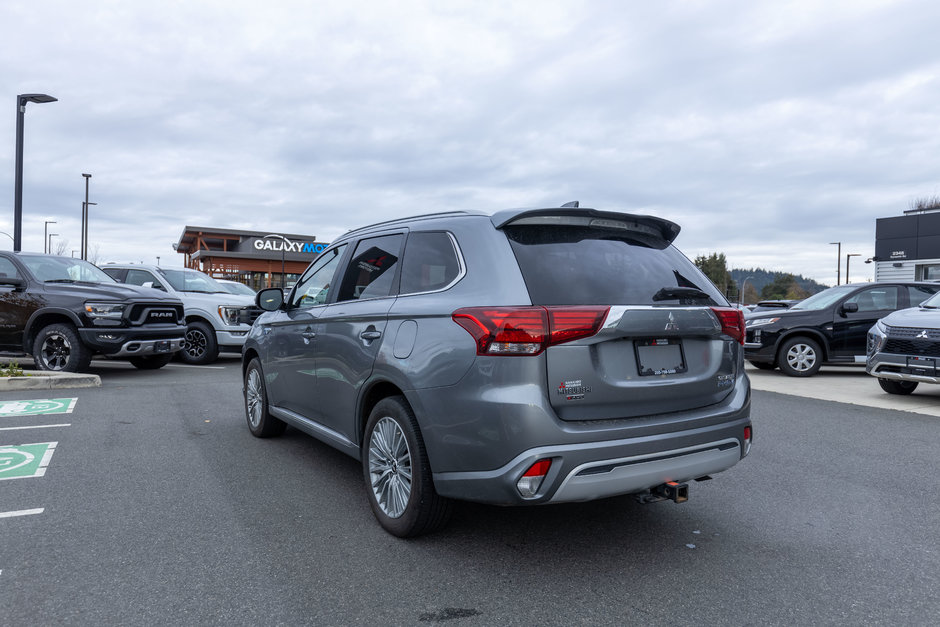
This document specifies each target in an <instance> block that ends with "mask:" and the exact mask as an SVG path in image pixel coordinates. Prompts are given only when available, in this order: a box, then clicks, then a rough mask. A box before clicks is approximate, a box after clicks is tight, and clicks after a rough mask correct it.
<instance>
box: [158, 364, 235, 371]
mask: <svg viewBox="0 0 940 627" xmlns="http://www.w3.org/2000/svg"><path fill="white" fill-rule="evenodd" d="M165 367H166V368H211V369H212V370H225V366H197V365H195V364H167V365H166V366H165Z"/></svg>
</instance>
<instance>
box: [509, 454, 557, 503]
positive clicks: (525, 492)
mask: <svg viewBox="0 0 940 627" xmlns="http://www.w3.org/2000/svg"><path fill="white" fill-rule="evenodd" d="M551 467H552V460H550V459H540V460H539V461H537V462H535V463H534V464H532V465H531V466H529V469H528V470H527V471H525V473H524V474H523V475H522V476H521V477H520V478H519V481H517V482H516V489H517V490H519V494H521V495H522V496H523V497H525V498H531V497H533V496H535V493H536V492H538V491H539V488H541V487H542V481H544V480H545V475H547V474H548V469H549V468H551Z"/></svg>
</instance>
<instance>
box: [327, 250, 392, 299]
mask: <svg viewBox="0 0 940 627" xmlns="http://www.w3.org/2000/svg"><path fill="white" fill-rule="evenodd" d="M403 240H404V236H403V235H401V234H397V235H384V236H382V237H373V238H370V239H364V240H362V241H361V242H359V244H358V245H357V246H356V252H355V254H354V255H353V258H352V259H350V260H349V267H347V268H346V274H345V275H344V276H343V282H342V283H341V284H340V287H339V296H338V297H337V299H336V300H337V301H343V300H362V299H365V298H381V297H382V296H388V295H389V294H391V293H392V284H393V282H394V280H395V273H396V271H397V266H398V258H399V256H400V255H401V245H402V242H403Z"/></svg>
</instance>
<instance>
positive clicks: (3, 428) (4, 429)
mask: <svg viewBox="0 0 940 627" xmlns="http://www.w3.org/2000/svg"><path fill="white" fill-rule="evenodd" d="M71 426H72V424H71V423H69V422H66V423H63V424H60V425H29V426H26V427H0V431H16V430H17V429H49V428H51V427H71Z"/></svg>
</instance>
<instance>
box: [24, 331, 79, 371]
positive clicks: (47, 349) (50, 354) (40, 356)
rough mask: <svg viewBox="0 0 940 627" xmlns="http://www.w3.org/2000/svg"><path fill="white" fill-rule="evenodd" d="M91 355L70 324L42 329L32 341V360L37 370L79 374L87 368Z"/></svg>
mask: <svg viewBox="0 0 940 627" xmlns="http://www.w3.org/2000/svg"><path fill="white" fill-rule="evenodd" d="M91 354H92V353H91V350H89V348H88V347H87V346H85V345H84V344H82V341H81V340H80V339H79V337H78V331H76V330H75V327H74V326H72V325H71V324H66V323H58V324H50V325H49V326H47V327H43V328H42V329H41V330H40V331H39V333H38V334H37V335H36V339H35V340H34V341H33V360H34V361H35V362H36V368H37V369H38V370H54V371H59V372H80V371H82V370H85V369H86V368H88V364H90V363H91Z"/></svg>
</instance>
